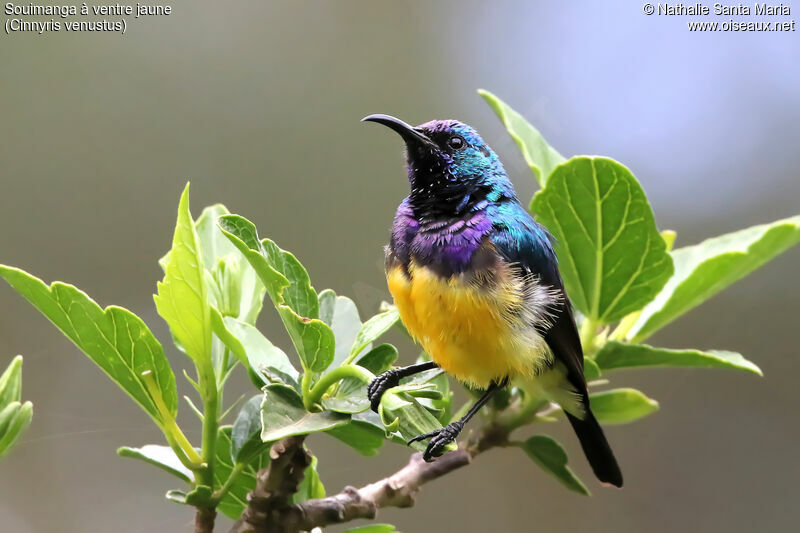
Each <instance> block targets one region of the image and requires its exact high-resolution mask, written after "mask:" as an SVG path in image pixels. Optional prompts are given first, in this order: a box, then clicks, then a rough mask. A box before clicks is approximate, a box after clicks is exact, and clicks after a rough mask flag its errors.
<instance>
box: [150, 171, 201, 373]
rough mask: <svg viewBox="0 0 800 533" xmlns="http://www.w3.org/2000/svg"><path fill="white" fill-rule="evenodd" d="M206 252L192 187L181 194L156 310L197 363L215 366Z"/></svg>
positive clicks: (156, 298) (155, 298)
mask: <svg viewBox="0 0 800 533" xmlns="http://www.w3.org/2000/svg"><path fill="white" fill-rule="evenodd" d="M205 276H206V274H205V268H204V265H203V257H202V252H201V250H200V244H199V242H198V238H197V231H196V230H195V227H194V220H193V219H192V214H191V212H190V211H189V184H188V183H187V184H186V188H185V189H184V190H183V194H181V200H180V204H179V205H178V222H177V224H176V225H175V234H174V236H173V239H172V249H171V250H170V252H169V261H168V263H167V266H166V269H165V273H164V279H163V281H161V282H159V283H158V294H156V295H155V296H154V298H153V299H154V300H155V303H156V309H157V310H158V314H159V315H161V318H163V319H164V320H165V321H166V322H167V324H168V325H169V329H170V331H171V332H172V335H173V337H175V339H176V340H177V342H178V343H179V345H180V346H181V347H182V348H183V349H184V350H185V351H186V354H187V355H188V356H189V357H191V358H192V359H193V360H194V361H195V362H197V363H200V364H201V365H202V364H206V362H208V364H210V362H211V315H210V310H209V305H208V294H207V287H206V281H205Z"/></svg>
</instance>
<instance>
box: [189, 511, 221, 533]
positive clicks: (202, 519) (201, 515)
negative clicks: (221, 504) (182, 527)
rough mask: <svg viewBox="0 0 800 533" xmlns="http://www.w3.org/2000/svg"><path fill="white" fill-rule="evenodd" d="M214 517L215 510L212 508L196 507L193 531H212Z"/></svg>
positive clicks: (195, 532)
mask: <svg viewBox="0 0 800 533" xmlns="http://www.w3.org/2000/svg"><path fill="white" fill-rule="evenodd" d="M216 518H217V512H216V511H215V510H214V509H203V508H198V509H197V513H196V514H195V515H194V533H212V532H213V531H214V519H216Z"/></svg>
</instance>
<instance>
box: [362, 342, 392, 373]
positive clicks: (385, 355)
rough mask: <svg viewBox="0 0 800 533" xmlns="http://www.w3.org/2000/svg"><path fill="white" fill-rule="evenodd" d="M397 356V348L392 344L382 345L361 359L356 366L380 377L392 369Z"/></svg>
mask: <svg viewBox="0 0 800 533" xmlns="http://www.w3.org/2000/svg"><path fill="white" fill-rule="evenodd" d="M397 355H398V354H397V348H395V347H394V346H392V345H391V344H381V345H378V346H376V347H375V348H373V349H371V350H370V351H368V352H367V353H365V354H364V355H362V356H361V357H359V358H358V359H357V360H356V364H357V365H358V366H362V367H364V368H366V369H367V370H369V371H370V372H372V373H373V374H375V375H378V374H380V373H382V372H386V371H387V370H389V369H390V368H391V367H392V364H393V363H394V362H395V361H397Z"/></svg>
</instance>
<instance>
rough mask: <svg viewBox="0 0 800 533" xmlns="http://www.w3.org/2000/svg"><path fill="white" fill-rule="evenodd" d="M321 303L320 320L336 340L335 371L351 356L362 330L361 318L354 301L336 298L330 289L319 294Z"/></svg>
mask: <svg viewBox="0 0 800 533" xmlns="http://www.w3.org/2000/svg"><path fill="white" fill-rule="evenodd" d="M331 296H333V298H331ZM319 302H320V320H322V321H323V322H325V323H326V324H327V325H329V326H330V327H331V329H332V330H333V335H334V337H335V339H336V350H335V354H334V356H333V362H332V363H331V365H330V368H331V369H333V368H337V367H338V366H340V365H341V364H342V363H343V362H344V360H345V359H347V356H348V355H350V348H351V347H352V346H353V343H354V342H355V340H356V336H357V335H358V332H359V330H360V329H361V317H359V316H358V309H357V308H356V304H355V302H353V300H351V299H350V298H347V297H346V296H336V293H335V292H333V291H332V290H330V289H326V290H324V291H322V292H321V293H320V294H319ZM323 306H324V308H323Z"/></svg>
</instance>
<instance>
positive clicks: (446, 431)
mask: <svg viewBox="0 0 800 533" xmlns="http://www.w3.org/2000/svg"><path fill="white" fill-rule="evenodd" d="M507 384H508V378H505V379H503V380H502V381H500V382H497V381H492V383H491V385H489V388H488V389H486V392H484V393H483V395H482V396H481V397H480V398H478V401H477V402H475V405H473V406H472V407H470V408H469V411H467V414H465V415H464V416H462V417H461V418H459V419H458V420H456V421H455V422H450V423H449V424H447V425H446V426H445V427H443V428H441V429H437V430H436V431H431V432H430V433H425V434H423V435H417V436H416V437H414V438H413V439H411V440H410V441H408V444H412V443H414V442H417V441H420V440H425V439H428V438H430V439H431V440H430V442H429V443H428V448H427V449H426V450H425V453H424V454H422V458H423V459H425V461H426V462H428V463H430V462H431V461H433V458H434V457H439V456H440V455H442V453H444V449H445V447H446V446H447V445H448V444H450V443H451V442H453V441H455V440H456V437H458V435H459V433H461V430H462V429H464V426H465V425H466V424H467V422H469V420H470V418H472V417H473V416H475V413H477V412H478V411H480V409H481V407H483V406H484V405H486V402H488V401H489V398H491V397H492V394H494V393H495V391H497V390H499V389H502V388H503V387H505V386H506V385H507Z"/></svg>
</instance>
